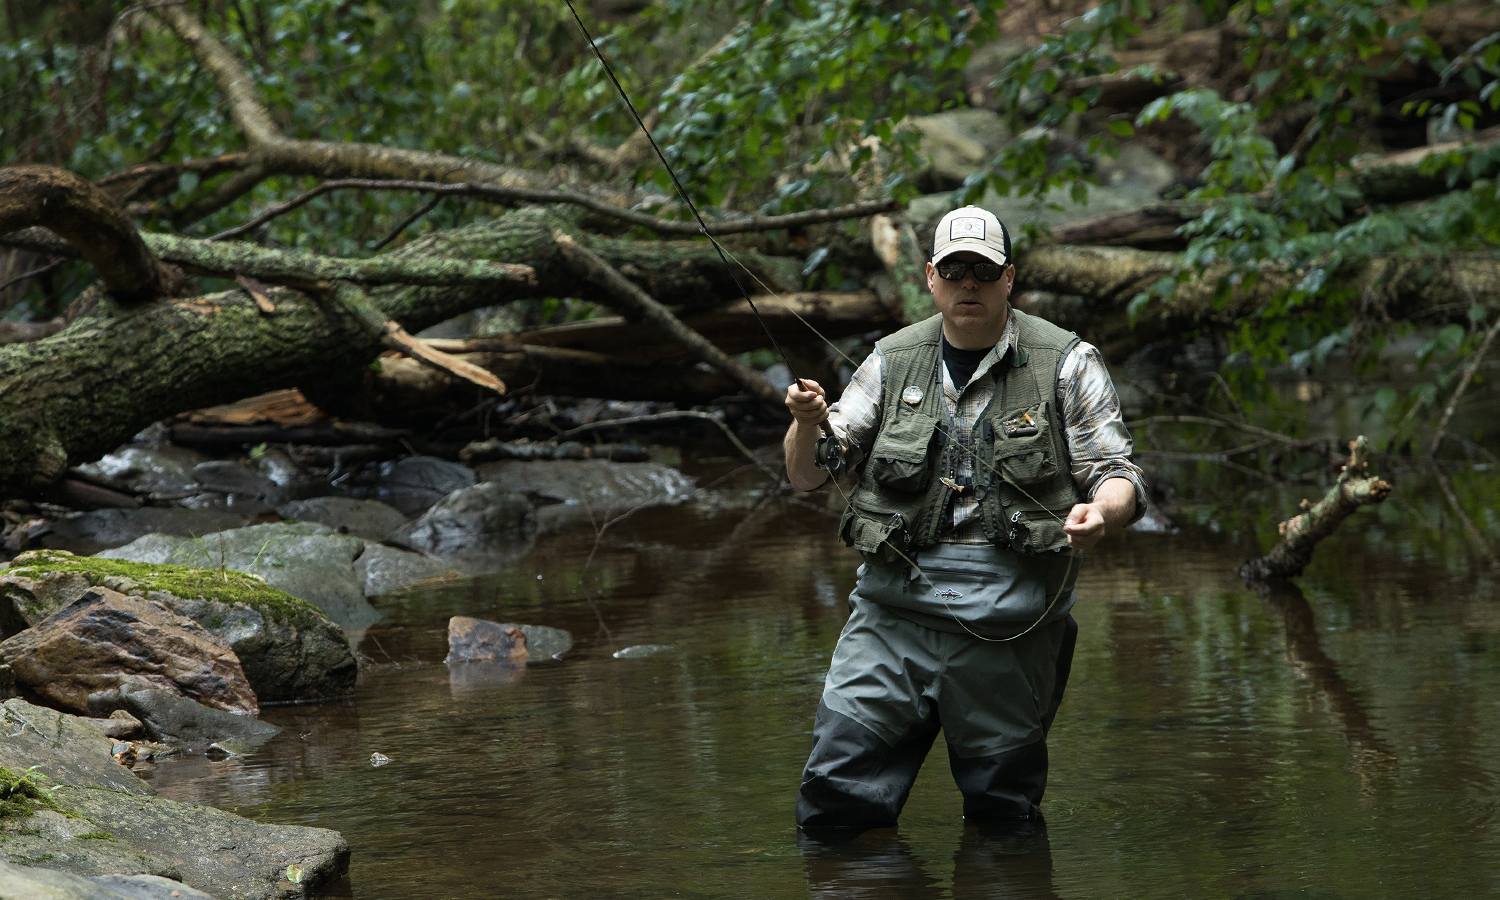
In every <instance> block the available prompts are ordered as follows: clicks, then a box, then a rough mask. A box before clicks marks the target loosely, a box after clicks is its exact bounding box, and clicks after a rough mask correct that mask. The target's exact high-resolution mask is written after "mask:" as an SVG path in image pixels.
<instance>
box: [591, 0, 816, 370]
mask: <svg viewBox="0 0 1500 900" xmlns="http://www.w3.org/2000/svg"><path fill="white" fill-rule="evenodd" d="M563 2H564V3H566V4H567V5H568V12H570V13H572V14H573V21H575V22H577V23H578V30H579V31H582V32H583V37H584V39H585V40H587V41H588V42H589V48H590V49H592V50H593V51H594V56H596V57H597V58H598V59H599V65H601V66H603V67H604V74H605V75H607V76H609V80H610V82H611V83H612V84H613V85H614V86H615V90H616V91H617V92H619V94H620V99H621V100H623V101H625V107H626V108H627V109H629V110H630V115H631V116H633V117H634V118H635V123H636V124H637V125H639V126H640V128H641V131H642V133H644V134H645V135H646V140H648V141H650V142H651V149H652V150H654V151H656V158H657V159H659V160H661V164H662V167H663V168H665V169H666V170H667V175H669V176H670V177H671V179H672V184H674V185H676V187H677V193H678V195H680V196H681V197H682V202H683V203H686V204H687V208H688V210H689V211H691V212H692V214H693V218H695V219H697V220H698V230H699V232H701V233H702V234H703V236H704V237H706V238H708V240H709V242H710V243H712V244H713V245H714V249H715V250H717V251H718V253H719V261H720V262H722V263H724V268H725V269H726V270H727V271H728V272H729V277H730V278H733V279H734V286H735V287H737V288H739V290H740V294H741V295H742V296H743V297H744V298H745V302H746V303H748V304H750V311H751V312H753V313H755V320H756V321H757V322H759V323H760V327H761V328H762V329H764V330H765V332H766V337H767V338H768V339H769V340H770V341H771V346H772V347H775V348H776V352H777V353H778V354H780V355H781V361H782V362H783V363H785V364H786V370H787V372H789V373H791V376H792V379H793V380H795V381H797V382H801V381H802V379H801V378H800V377H798V375H797V370H796V369H795V368H794V367H793V366H792V361H791V360H790V359H788V358H787V355H786V351H784V350H782V349H781V345H780V344H779V343H777V342H776V336H775V335H774V334H772V333H771V326H769V325H767V324H766V320H765V318H764V317H762V316H761V314H760V310H759V309H757V308H756V306H755V301H754V300H752V299H750V292H749V291H747V290H745V285H744V284H743V283H742V282H741V281H740V276H739V273H738V272H737V271H735V268H734V266H731V265H730V264H729V259H728V258H727V257H726V256H725V255H724V248H723V246H722V245H720V244H719V242H718V240H717V239H715V238H714V236H713V235H711V234H709V233H708V223H707V222H705V221H703V214H702V213H700V212H698V207H697V206H695V205H694V204H693V198H692V197H689V196H688V192H687V188H685V187H683V186H682V181H681V180H680V179H678V177H677V172H676V171H675V170H673V168H672V164H671V163H669V162H667V155H666V154H665V153H663V152H662V150H661V147H659V146H657V143H656V138H655V137H653V136H652V135H651V129H649V128H647V127H646V122H645V120H644V119H642V118H641V114H640V113H639V112H636V109H635V104H634V103H632V102H630V95H629V94H627V93H625V87H624V86H623V85H621V84H620V79H618V78H616V77H615V70H614V69H612V68H610V65H609V60H607V59H605V58H604V53H603V52H601V51H600V50H599V45H598V44H597V43H596V42H595V41H594V36H593V35H591V34H589V30H588V27H587V26H586V25H584V24H583V19H581V18H580V17H579V15H578V10H576V9H574V8H573V0H563ZM746 271H749V269H746ZM752 274H753V273H752Z"/></svg>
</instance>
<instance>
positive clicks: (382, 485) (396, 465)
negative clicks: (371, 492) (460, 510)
mask: <svg viewBox="0 0 1500 900" xmlns="http://www.w3.org/2000/svg"><path fill="white" fill-rule="evenodd" d="M474 483H475V478H474V470H473V469H470V468H469V467H468V466H465V465H462V464H460V463H456V462H449V461H448V460H446V459H438V458H437V457H435V456H410V457H407V458H405V459H398V460H396V461H394V462H387V463H382V464H381V467H380V481H379V482H378V483H377V484H376V486H375V496H376V499H378V500H381V501H383V502H385V503H389V504H390V505H391V506H394V507H395V508H396V509H399V510H400V511H401V513H402V515H407V516H411V515H416V514H417V513H419V512H421V511H422V510H424V509H426V508H427V507H429V506H431V505H432V504H434V503H436V502H438V501H439V500H441V499H443V498H444V497H446V496H448V495H449V494H451V493H453V492H454V491H456V490H459V489H461V488H466V487H472V486H473V485H474Z"/></svg>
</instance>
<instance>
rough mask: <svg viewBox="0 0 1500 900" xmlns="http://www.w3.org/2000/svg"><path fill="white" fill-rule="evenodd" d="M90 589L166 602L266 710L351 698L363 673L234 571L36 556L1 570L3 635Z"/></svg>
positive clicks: (252, 579)
mask: <svg viewBox="0 0 1500 900" xmlns="http://www.w3.org/2000/svg"><path fill="white" fill-rule="evenodd" d="M93 587H105V588H109V589H110V590H114V591H119V592H120V593H122V594H132V595H135V596H139V597H144V598H145V599H147V600H154V601H157V602H160V603H161V604H163V605H164V606H166V607H168V608H169V609H171V610H172V611H173V612H175V613H177V614H178V615H181V616H186V617H188V618H190V619H192V620H193V621H195V622H197V623H198V624H199V625H202V626H203V627H204V628H206V629H207V630H208V631H210V632H212V633H213V634H214V635H216V636H217V637H218V638H219V639H221V640H223V641H224V643H226V644H228V645H229V646H230V648H231V649H233V650H234V652H235V655H236V656H238V657H239V659H240V664H241V666H242V667H243V669H244V672H245V677H246V678H247V679H248V680H249V682H250V686H251V687H252V688H254V690H255V694H256V696H257V698H258V699H259V700H260V702H261V703H286V702H301V701H309V700H323V699H329V698H333V697H344V696H348V695H349V694H350V693H352V692H353V690H354V682H355V679H356V678H357V677H358V674H359V667H358V663H357V662H356V660H355V657H354V653H353V650H352V649H351V648H350V647H349V642H348V640H347V638H346V637H345V635H344V631H343V629H342V628H340V627H339V625H338V624H337V623H336V622H334V621H333V620H332V619H330V618H329V617H328V616H327V615H326V614H324V613H323V611H322V610H320V609H318V608H317V607H316V606H314V605H312V604H311V603H307V602H306V601H304V600H300V599H298V598H296V597H293V596H292V595H291V594H288V593H286V592H284V591H281V590H278V589H276V588H273V587H271V586H270V585H268V584H266V583H265V581H263V580H262V579H261V578H260V577H259V576H256V575H251V574H247V573H244V572H239V571H235V570H233V569H217V568H214V569H203V568H194V567H191V566H178V565H171V564H162V563H141V562H130V561H127V560H119V559H104V558H100V557H93V556H74V555H73V554H71V553H68V552H67V551H64V550H34V551H31V552H28V553H23V554H21V555H20V556H17V557H16V558H15V560H13V561H12V562H11V565H10V566H9V568H6V569H4V570H3V571H0V600H5V601H8V602H3V603H0V628H3V630H4V631H5V633H6V634H7V635H10V634H15V633H17V632H18V631H20V630H22V629H24V628H26V627H29V626H31V625H35V624H36V623H38V622H40V621H42V620H43V619H45V618H47V617H48V616H50V615H52V614H53V613H55V612H57V611H58V610H60V609H63V608H65V607H67V606H68V605H69V604H70V603H73V602H74V601H76V600H77V599H79V598H80V597H82V596H83V595H84V594H85V593H87V592H88V591H89V590H90V589H91V588H93Z"/></svg>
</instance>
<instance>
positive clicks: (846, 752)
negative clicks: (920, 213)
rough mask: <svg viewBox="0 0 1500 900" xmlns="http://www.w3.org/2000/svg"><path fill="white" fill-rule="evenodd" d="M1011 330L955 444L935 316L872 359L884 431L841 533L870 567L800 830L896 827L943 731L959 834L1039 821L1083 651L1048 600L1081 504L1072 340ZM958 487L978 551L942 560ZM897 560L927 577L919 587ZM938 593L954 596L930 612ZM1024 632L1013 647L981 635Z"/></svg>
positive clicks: (1052, 332)
mask: <svg viewBox="0 0 1500 900" xmlns="http://www.w3.org/2000/svg"><path fill="white" fill-rule="evenodd" d="M1011 315H1013V316H1015V318H1016V342H1015V346H1013V347H1011V348H1010V349H1009V350H1008V351H1007V352H1006V354H1005V356H1004V357H1002V358H1001V359H1000V360H998V361H997V362H996V363H995V364H994V365H993V366H991V368H990V370H989V372H988V373H986V374H985V376H982V377H988V378H993V379H994V392H993V394H992V396H991V399H990V402H989V404H988V405H987V406H986V407H985V408H984V410H983V412H982V413H981V414H980V415H979V417H978V418H977V419H976V420H975V423H974V427H973V429H972V433H971V434H970V435H969V437H968V439H967V440H965V441H963V443H962V444H960V442H959V440H958V439H957V437H956V436H955V429H954V426H953V421H952V417H951V415H950V414H949V411H948V407H947V404H946V402H945V401H944V399H943V381H942V370H941V368H940V365H941V328H942V320H941V317H939V316H934V317H932V318H931V319H928V320H926V321H924V322H920V323H918V324H916V325H913V326H910V327H908V328H905V329H902V330H901V331H899V332H897V333H896V334H894V335H891V336H890V337H887V338H885V339H883V340H882V341H881V342H880V349H881V353H882V361H883V370H882V379H881V380H882V390H883V399H882V401H881V419H880V426H879V429H878V430H877V432H876V436H875V440H874V443H873V445H872V446H871V449H870V453H869V456H868V457H867V459H866V462H865V468H864V471H863V472H862V473H861V476H860V479H859V482H858V485H857V487H856V488H855V490H854V491H853V493H852V494H851V496H850V498H849V506H848V508H847V509H846V510H845V512H844V515H843V518H842V519H841V521H840V523H839V536H840V537H841V538H843V540H844V541H845V542H846V543H847V544H849V545H850V546H853V547H855V548H856V549H858V550H859V551H860V552H861V553H862V554H863V555H864V557H865V565H864V566H863V567H861V569H860V576H859V583H858V585H857V586H856V588H855V591H854V594H853V596H851V597H850V605H851V610H852V611H851V615H850V618H849V622H848V624H846V625H845V627H844V631H843V633H842V634H841V635H840V638H839V643H838V646H837V648H836V649H835V650H834V657H833V660H832V661H831V663H830V665H829V672H828V676H827V679H826V680H825V682H824V693H823V698H822V701H821V702H820V703H819V704H818V713H817V718H816V720H815V722H814V726H813V734H814V747H813V752H812V755H811V756H810V757H809V759H808V762H807V767H806V768H805V769H804V771H803V775H802V788H801V790H800V792H799V794H798V800H797V822H798V824H799V825H801V826H803V827H804V828H808V829H814V828H818V827H822V826H841V827H864V828H870V827H881V826H889V825H894V824H895V822H896V817H897V815H898V814H899V813H900V810H901V808H902V806H903V805H904V804H905V802H906V798H907V796H908V794H909V793H910V790H911V785H912V782H913V780H914V779H915V778H916V774H917V770H918V769H919V768H920V767H921V764H922V760H923V759H924V758H925V757H926V755H927V751H928V749H930V747H931V746H932V742H933V740H934V739H935V737H936V735H937V732H938V731H939V730H942V731H943V732H944V736H945V739H946V743H947V745H948V756H949V767H950V769H951V771H952V773H953V778H954V781H955V782H956V783H957V784H958V787H959V790H960V792H961V793H962V794H963V796H964V817H965V819H968V820H997V819H999V820H1003V819H1016V818H1028V817H1031V816H1034V815H1037V814H1038V813H1039V811H1040V810H1039V804H1040V803H1041V799H1042V793H1043V791H1044V790H1045V787H1046V776H1047V749H1046V741H1045V735H1046V731H1047V728H1048V727H1050V725H1051V721H1052V716H1053V715H1054V714H1055V713H1056V710H1057V706H1058V703H1060V701H1061V699H1062V693H1063V688H1064V686H1065V685H1066V682H1067V678H1068V672H1069V670H1070V668H1071V665H1072V651H1073V644H1074V642H1075V640H1076V635H1077V625H1076V624H1075V623H1074V622H1073V620H1072V617H1071V616H1068V615H1067V612H1066V611H1067V609H1068V608H1069V607H1070V606H1071V594H1068V596H1067V599H1068V602H1067V603H1064V604H1059V606H1058V608H1057V609H1056V610H1054V611H1053V612H1052V613H1050V614H1048V613H1047V611H1046V609H1047V603H1046V601H1047V600H1048V599H1049V597H1048V593H1049V591H1050V592H1053V594H1052V596H1057V594H1056V593H1055V592H1059V591H1064V590H1067V589H1069V588H1071V581H1072V576H1073V574H1074V569H1075V568H1076V567H1074V566H1071V565H1069V563H1070V559H1069V557H1070V555H1071V553H1072V551H1071V550H1070V549H1069V548H1068V546H1067V538H1066V535H1065V534H1064V533H1063V530H1062V522H1063V520H1065V519H1066V517H1067V514H1068V511H1069V510H1070V509H1071V508H1072V506H1073V505H1074V504H1075V503H1079V502H1083V500H1084V499H1085V498H1084V497H1083V496H1082V494H1081V492H1080V491H1079V490H1078V487H1077V485H1076V484H1075V483H1074V481H1073V477H1072V472H1071V466H1070V464H1069V459H1068V452H1067V442H1066V435H1065V433H1064V429H1063V422H1062V415H1061V410H1059V409H1058V402H1057V385H1058V372H1059V370H1060V368H1061V365H1062V362H1063V359H1064V358H1065V357H1066V356H1067V353H1068V351H1069V350H1071V349H1072V348H1073V346H1074V345H1075V344H1076V343H1077V342H1078V338H1077V336H1076V335H1074V334H1072V333H1070V332H1067V331H1064V330H1062V329H1060V328H1057V327H1056V326H1054V325H1052V324H1050V323H1048V322H1046V321H1044V320H1041V319H1038V318H1036V317H1034V316H1028V315H1026V314H1025V313H1020V312H1016V311H1014V310H1012V311H1011ZM964 453H972V454H973V456H974V460H973V463H972V471H973V476H972V480H971V481H970V482H969V483H961V482H960V481H959V478H958V472H959V465H960V463H961V462H963V454H964ZM945 479H946V481H947V482H949V483H945ZM951 484H958V485H959V486H961V487H963V488H964V489H965V490H969V489H972V490H973V491H974V492H975V494H974V495H973V496H975V497H976V499H977V501H978V509H979V516H980V521H981V523H982V525H983V532H984V535H985V537H986V538H987V539H988V540H989V541H990V544H989V545H962V544H942V543H940V538H941V536H942V535H943V533H944V531H945V530H946V529H947V527H948V526H949V524H950V519H951V517H952V497H953V495H954V494H955V493H956V491H955V490H954V488H953V487H952V486H950V485H951ZM897 551H899V552H897ZM907 560H915V561H917V564H918V566H919V567H922V568H923V570H924V571H927V570H928V569H929V568H930V569H931V571H928V572H927V576H926V577H924V578H923V579H921V580H914V579H913V578H912V577H911V575H910V574H909V573H906V572H904V571H903V570H904V569H905V568H906V567H907V566H908V565H909V563H908V562H907ZM950 564H951V565H952V566H953V571H947V572H945V571H942V570H940V569H939V567H940V566H947V565H950ZM934 583H935V585H934ZM1044 585H1045V589H1044V587H1043V586H1044ZM934 586H937V587H940V588H941V587H951V588H953V590H949V591H947V592H946V593H947V596H946V597H945V598H943V599H938V598H935V597H932V596H929V595H932V594H934V593H936V592H935V591H933V590H932V588H933V587H934ZM955 595H960V596H962V599H959V597H958V596H955ZM1043 616H1046V618H1047V621H1040V620H1041V617H1043ZM1032 625H1036V626H1037V627H1035V630H1033V631H1029V633H1026V634H1024V636H1022V637H1020V638H1018V639H1016V640H1012V641H1004V642H986V641H984V640H981V639H980V638H977V637H975V636H974V635H975V634H977V633H981V632H980V630H981V629H985V628H988V629H989V630H990V633H994V634H1004V633H1006V632H1007V631H1008V633H1009V634H1015V633H1017V632H1020V631H1022V630H1023V629H1027V628H1028V626H1032Z"/></svg>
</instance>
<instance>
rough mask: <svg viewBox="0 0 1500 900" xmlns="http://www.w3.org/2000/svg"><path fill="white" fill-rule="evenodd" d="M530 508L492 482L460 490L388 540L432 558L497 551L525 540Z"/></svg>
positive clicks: (514, 495) (514, 494)
mask: <svg viewBox="0 0 1500 900" xmlns="http://www.w3.org/2000/svg"><path fill="white" fill-rule="evenodd" d="M530 518H531V503H530V502H529V501H527V499H526V498H525V497H523V496H522V495H521V494H519V493H517V492H516V491H514V490H512V489H511V488H509V487H507V486H505V485H503V484H497V483H494V482H487V483H485V484H476V485H474V486H473V487H467V488H461V489H459V490H457V491H454V492H453V493H451V494H449V495H448V496H446V497H444V498H443V499H441V500H439V501H438V502H437V503H436V504H435V505H434V506H433V507H432V508H431V509H429V510H427V512H425V513H423V514H422V517H421V518H419V519H417V520H416V521H414V522H408V523H406V524H405V525H403V526H401V527H400V528H398V529H397V530H396V533H395V534H393V535H392V536H391V540H392V541H393V542H395V543H397V544H401V545H402V546H405V547H410V548H412V549H413V550H419V551H421V552H423V553H430V554H433V555H434V556H473V555H476V554H480V553H485V552H488V551H493V550H499V549H502V548H504V547H505V546H506V545H508V544H513V543H515V542H516V541H517V540H518V539H520V538H524V537H525V536H526V530H527V526H528V522H529V521H530Z"/></svg>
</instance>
